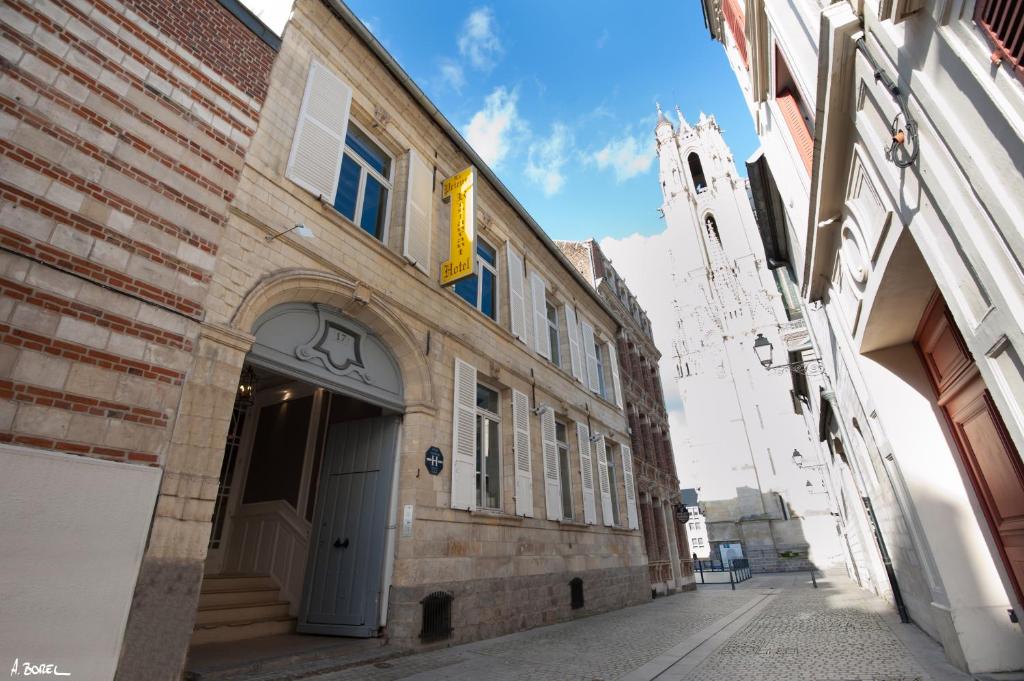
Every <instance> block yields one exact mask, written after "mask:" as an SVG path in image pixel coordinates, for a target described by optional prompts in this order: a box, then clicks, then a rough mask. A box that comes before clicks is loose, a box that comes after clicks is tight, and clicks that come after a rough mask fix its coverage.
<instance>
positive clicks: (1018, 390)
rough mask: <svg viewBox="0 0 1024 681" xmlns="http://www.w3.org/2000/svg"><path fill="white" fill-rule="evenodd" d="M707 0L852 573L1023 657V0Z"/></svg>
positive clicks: (803, 398)
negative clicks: (731, 79) (736, 95)
mask: <svg viewBox="0 0 1024 681" xmlns="http://www.w3.org/2000/svg"><path fill="white" fill-rule="evenodd" d="M702 5H703V8H704V11H705V16H706V17H707V19H708V26H709V29H710V31H711V35H712V37H713V38H714V39H716V40H718V41H720V42H721V43H722V44H723V46H724V47H725V52H726V55H727V57H728V59H729V62H730V65H731V67H732V69H733V71H734V72H735V74H736V77H737V80H738V83H739V85H740V89H741V90H742V92H743V96H744V98H745V100H746V102H747V104H748V107H749V108H750V112H751V115H752V117H753V119H754V124H755V128H756V131H757V134H758V135H759V137H760V138H761V142H762V147H761V150H760V151H759V153H757V154H755V156H754V157H753V158H751V159H750V160H749V161H748V163H747V168H748V172H749V174H750V179H751V187H752V190H753V191H752V193H753V198H754V203H755V206H756V207H757V212H758V222H759V232H760V237H761V239H762V241H763V243H764V246H765V251H766V255H767V258H768V262H769V265H770V266H771V267H773V268H774V270H775V272H776V277H777V279H778V281H779V282H780V289H781V290H789V289H791V288H792V289H794V290H795V291H796V292H797V295H795V296H793V299H794V301H795V302H796V303H798V304H799V306H800V308H801V312H802V317H803V319H804V328H805V335H804V337H803V338H799V337H795V338H793V341H794V342H792V343H790V342H787V341H784V342H783V343H782V344H776V346H775V348H774V350H775V358H774V362H776V363H781V362H783V361H795V362H797V366H799V367H802V368H804V369H810V370H809V371H806V372H805V373H806V374H813V375H807V376H802V375H798V374H796V373H794V375H793V378H794V381H793V390H794V393H795V394H796V395H797V397H798V401H797V402H796V403H795V404H794V406H795V408H796V409H797V410H799V411H800V412H802V413H803V415H804V417H805V419H806V420H807V423H808V425H809V426H810V427H811V428H812V429H814V430H815V431H816V433H817V439H819V440H820V441H821V445H820V452H819V454H818V456H817V457H816V458H819V459H820V461H821V468H820V470H821V472H822V473H823V479H824V481H825V483H826V485H827V488H828V490H829V492H830V499H831V501H832V504H833V513H834V515H835V516H836V517H837V518H838V519H839V523H840V531H841V536H842V539H843V544H844V551H845V553H846V562H847V566H848V570H849V572H850V575H851V577H853V578H854V579H856V580H857V581H859V582H860V583H861V584H862V585H863V586H864V587H865V588H868V589H871V590H873V591H875V592H877V593H879V594H881V595H882V596H884V597H885V598H887V599H889V600H890V601H891V602H892V603H893V604H894V605H895V606H896V607H897V608H898V609H899V610H900V613H901V615H903V617H904V619H905V620H908V621H911V622H913V623H914V624H916V625H917V626H918V627H920V628H921V629H922V630H923V631H924V632H926V633H927V634H928V635H929V636H931V637H933V638H934V639H936V640H937V641H939V642H940V643H941V644H942V645H943V647H944V649H945V653H946V656H947V657H948V659H949V660H950V661H951V662H952V663H954V664H956V665H957V666H958V667H960V668H962V669H964V670H966V671H969V672H972V673H985V672H1001V671H1015V670H1020V669H1022V668H1024V631H1022V628H1021V627H1022V625H1021V623H1020V621H1021V615H1022V605H1024V593H1022V584H1024V571H1022V569H1024V568H1022V566H1024V559H1022V556H1024V553H1022V548H1021V547H1024V461H1022V459H1021V452H1024V412H1022V405H1024V368H1022V364H1021V361H1020V353H1021V347H1022V345H1024V315H1022V314H1021V310H1022V309H1024V308H1022V300H1024V268H1022V266H1021V263H1022V262H1024V241H1022V238H1021V229H1020V227H1021V225H1022V224H1024V220H1022V218H1021V216H1022V215H1024V124H1022V121H1024V82H1022V77H1021V73H1022V71H1021V58H1022V56H1024V55H1022V52H1021V42H1020V36H1021V35H1022V31H1024V14H1022V13H1021V12H1020V11H1019V9H1017V8H1018V7H1019V3H1012V2H999V1H994V0H993V1H990V0H943V1H940V2H933V3H921V2H907V1H904V0H895V1H892V2H863V3H856V2H835V3H825V2H796V3H789V4H786V5H783V4H775V3H769V2H763V1H762V0H746V1H745V2H744V1H742V0H705V1H704V2H702ZM780 351H781V352H782V353H785V352H786V351H789V352H790V353H792V354H791V355H790V359H789V360H786V359H785V354H782V356H781V357H780ZM770 359H771V358H769V360H770ZM804 379H806V380H804ZM809 460H813V459H809Z"/></svg>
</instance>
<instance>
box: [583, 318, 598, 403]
mask: <svg viewBox="0 0 1024 681" xmlns="http://www.w3.org/2000/svg"><path fill="white" fill-rule="evenodd" d="M580 338H581V339H582V340H581V342H582V343H583V356H584V357H585V358H586V366H587V371H586V376H587V381H586V385H587V386H588V387H589V388H590V390H591V391H592V392H595V393H598V394H600V393H601V379H600V378H599V377H598V375H597V370H598V366H597V346H595V345H594V327H592V326H591V325H590V324H588V323H587V320H586V319H584V318H583V315H580Z"/></svg>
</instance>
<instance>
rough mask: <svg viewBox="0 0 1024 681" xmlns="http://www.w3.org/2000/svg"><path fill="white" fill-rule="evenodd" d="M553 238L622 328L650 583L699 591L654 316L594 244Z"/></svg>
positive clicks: (621, 359) (621, 360)
mask: <svg viewBox="0 0 1024 681" xmlns="http://www.w3.org/2000/svg"><path fill="white" fill-rule="evenodd" d="M556 243H557V244H558V247H559V248H560V249H562V252H563V253H565V255H566V257H567V258H568V259H569V261H570V262H572V264H573V265H575V266H576V269H577V270H579V272H580V274H582V275H583V277H584V278H585V279H586V280H587V281H588V282H590V284H591V285H592V286H593V287H594V289H595V290H596V291H597V292H598V293H599V294H600V295H601V297H602V298H603V299H604V300H605V302H607V303H608V305H609V307H611V308H612V309H613V310H614V311H615V313H616V316H617V319H618V322H619V325H620V327H621V331H620V332H619V336H618V339H617V341H618V342H617V346H618V353H617V354H618V365H619V375H620V377H621V379H622V387H623V399H624V403H623V406H624V408H625V410H626V416H627V418H628V419H629V431H630V441H631V442H632V447H633V471H634V475H635V476H636V483H637V488H638V494H639V497H638V504H639V507H640V527H641V528H642V530H643V536H644V550H645V551H646V553H647V564H648V569H649V570H650V578H651V588H652V589H654V590H655V591H657V592H659V593H665V592H671V591H676V590H678V589H689V588H696V586H695V583H694V581H693V565H692V562H693V561H692V559H691V558H690V552H689V551H688V550H687V546H688V544H689V541H688V540H687V538H686V528H685V526H684V525H683V524H681V523H680V522H679V521H678V519H677V518H676V507H677V505H678V504H679V503H680V500H681V498H680V490H679V477H678V475H677V474H676V462H675V455H674V453H673V451H672V440H671V438H670V436H669V427H668V412H667V411H666V409H665V393H664V391H663V389H662V386H661V374H660V372H659V371H658V362H659V360H660V359H661V352H660V351H659V350H658V348H657V347H656V346H655V344H654V336H653V333H652V331H651V320H650V319H649V318H648V316H647V313H646V312H645V311H644V309H643V308H642V307H641V306H640V303H639V301H638V300H637V299H636V297H635V296H634V295H633V294H632V292H630V290H629V287H628V286H627V285H626V282H625V280H624V279H623V278H622V277H621V276H619V274H618V273H617V272H616V271H615V268H614V267H613V266H612V263H611V260H609V259H608V257H607V256H605V254H604V253H603V252H602V251H601V247H600V246H599V245H598V244H597V242H596V241H594V240H593V239H590V240H587V241H557V242H556Z"/></svg>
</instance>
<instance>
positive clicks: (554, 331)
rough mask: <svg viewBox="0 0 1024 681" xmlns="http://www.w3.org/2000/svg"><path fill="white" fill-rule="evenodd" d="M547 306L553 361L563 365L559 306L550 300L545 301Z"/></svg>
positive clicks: (557, 364)
mask: <svg viewBox="0 0 1024 681" xmlns="http://www.w3.org/2000/svg"><path fill="white" fill-rule="evenodd" d="M544 304H545V306H546V307H547V318H548V337H549V338H550V339H551V361H552V362H554V363H555V366H559V367H560V366H562V357H561V351H560V350H561V346H560V344H559V338H558V308H556V307H555V306H554V305H552V304H551V301H550V300H546V301H545V302H544Z"/></svg>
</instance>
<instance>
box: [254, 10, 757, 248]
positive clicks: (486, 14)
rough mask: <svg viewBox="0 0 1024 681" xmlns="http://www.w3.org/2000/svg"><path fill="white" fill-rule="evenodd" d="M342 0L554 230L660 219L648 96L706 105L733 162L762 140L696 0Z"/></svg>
mask: <svg viewBox="0 0 1024 681" xmlns="http://www.w3.org/2000/svg"><path fill="white" fill-rule="evenodd" d="M246 4H249V5H256V7H255V8H254V9H255V10H256V11H257V12H259V11H260V10H259V5H260V4H261V2H260V1H259V0H250V1H249V2H246ZM262 4H272V5H276V7H273V8H272V9H269V10H266V13H265V14H264V19H265V20H267V23H268V24H271V25H272V27H273V17H272V16H270V15H269V13H270V12H274V11H275V10H277V13H278V14H280V9H279V8H280V6H281V4H285V5H286V4H287V3H283V1H282V0H270V1H269V2H268V0H262ZM348 4H349V6H350V7H351V8H352V10H353V11H354V12H355V13H356V15H357V16H359V17H360V19H362V20H363V22H364V23H366V24H367V26H368V27H369V28H370V30H372V31H373V32H374V34H375V35H376V36H377V37H378V39H379V40H380V41H381V42H382V43H383V45H384V46H385V47H386V48H387V49H388V50H389V51H390V52H391V54H392V55H393V56H394V57H395V58H396V59H397V60H398V62H399V63H400V64H401V65H402V67H403V68H404V69H405V70H406V71H407V72H408V73H409V75H410V76H411V77H412V78H413V79H414V80H415V81H416V82H417V83H418V84H419V86H420V87H421V88H422V89H423V90H424V91H425V92H426V93H427V95H428V96H429V97H430V98H431V99H432V100H433V101H434V103H435V104H436V105H437V106H438V108H439V109H440V110H441V111H442V112H443V113H444V114H445V116H447V117H448V119H449V120H450V121H451V122H452V123H453V124H454V125H455V126H456V127H457V128H458V129H459V130H460V131H462V133H463V135H464V136H465V137H466V138H467V139H468V140H469V141H470V143H471V144H472V145H473V146H474V148H476V150H477V152H478V153H479V154H480V155H481V156H482V157H483V158H484V159H485V160H486V161H488V163H489V165H491V167H492V169H493V170H494V171H495V172H496V173H497V174H498V176H499V177H500V178H501V179H502V181H503V182H504V183H505V184H506V185H507V186H508V187H509V189H511V190H512V192H513V193H514V194H515V195H516V197H517V198H518V199H519V200H520V202H521V203H522V204H523V205H524V206H525V207H526V209H527V210H528V211H529V212H530V213H531V215H533V217H534V218H535V219H536V220H537V221H538V222H539V223H540V224H541V225H542V226H543V227H544V229H545V230H546V231H547V232H548V233H549V234H550V235H551V236H552V237H553V238H556V239H583V238H588V237H596V238H598V239H600V238H603V237H622V236H625V235H628V234H632V233H634V232H638V233H640V234H644V235H649V234H655V233H658V232H661V231H662V230H663V229H664V225H663V224H662V221H661V220H660V219H659V218H658V213H657V211H656V209H657V207H658V206H659V205H660V203H661V200H660V192H659V188H658V181H657V163H656V159H655V157H654V146H653V127H654V123H655V120H656V118H655V102H656V101H658V102H661V105H662V108H663V109H665V111H666V113H668V114H670V116H671V117H672V119H673V120H674V117H675V112H674V111H673V110H672V109H673V107H674V106H676V105H677V104H678V105H679V107H680V108H681V109H682V112H683V114H684V115H685V116H686V117H687V118H688V119H689V120H690V121H695V120H696V119H697V117H698V115H699V113H700V112H701V111H702V110H703V111H705V112H706V113H708V114H712V113H713V114H715V115H716V116H717V118H718V122H719V124H720V125H721V126H722V128H723V130H724V131H725V138H726V141H727V142H728V143H729V144H730V145H731V147H732V150H733V153H734V157H735V158H736V159H737V161H738V163H739V164H740V171H741V172H745V169H744V168H743V167H742V161H743V160H744V159H746V158H747V157H748V156H750V155H751V154H752V153H753V152H754V150H755V149H756V148H757V138H756V137H755V135H754V131H753V127H752V123H751V120H750V116H749V114H748V113H747V110H746V108H745V107H744V105H743V101H742V99H741V96H740V92H739V88H738V86H737V84H736V79H735V77H734V76H733V74H732V72H731V71H730V70H729V67H728V65H727V63H726V59H725V55H724V53H723V51H722V48H721V46H720V45H719V44H718V43H714V42H712V41H711V40H710V38H709V36H708V33H707V30H706V29H705V28H704V21H703V17H702V16H701V10H700V2H699V0H682V1H681V2H657V3H652V2H628V3H620V2H615V3H612V2H588V3H583V2H568V1H564V2H563V1H559V2H551V1H550V0H548V1H547V2H539V1H535V0H527V1H518V2H514V3H513V2H505V3H489V4H488V3H480V2H460V1H458V0H449V1H448V2H444V3H428V2H413V1H411V0H407V1H405V2H384V1H382V0H351V1H350V2H349V3H348ZM439 7H443V10H441V9H439Z"/></svg>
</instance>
